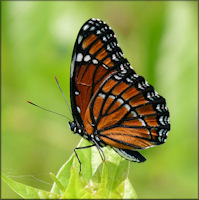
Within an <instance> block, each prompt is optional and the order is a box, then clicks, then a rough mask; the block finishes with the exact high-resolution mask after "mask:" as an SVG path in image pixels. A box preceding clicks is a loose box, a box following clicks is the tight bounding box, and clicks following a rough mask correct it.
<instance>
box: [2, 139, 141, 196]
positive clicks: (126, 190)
mask: <svg viewBox="0 0 199 200" xmlns="http://www.w3.org/2000/svg"><path fill="white" fill-rule="evenodd" d="M89 145H90V143H89V142H88V141H87V140H85V139H82V140H81V141H80V143H79V145H78V147H81V146H84V147H85V146H89ZM103 152H104V155H105V157H106V161H105V162H103V161H102V159H101V157H100V154H99V151H98V149H97V148H96V147H92V148H86V149H80V150H77V153H78V156H79V158H80V160H81V163H82V171H81V173H80V174H79V170H80V165H79V161H78V159H77V158H76V156H75V155H74V154H73V155H72V156H71V157H70V158H69V160H68V161H67V162H66V163H65V164H64V165H63V166H62V167H61V169H60V170H59V172H58V173H57V176H56V177H55V175H54V174H52V173H51V174H50V175H51V177H52V179H53V180H54V183H53V187H52V189H51V192H47V191H43V190H39V189H36V188H33V187H30V186H26V185H24V184H21V183H17V182H15V181H12V180H11V179H9V178H8V177H6V176H5V175H2V178H3V180H4V181H5V182H6V183H7V184H8V185H9V186H10V187H11V188H12V189H13V190H14V191H15V192H17V193H18V194H19V195H20V196H21V197H23V198H35V199H39V198H45V199H48V198H53V199H57V198H61V199H62V198H64V199H65V198H70V199H71V198H75V199H82V198H84V199H91V198H94V199H110V198H119V199H123V198H128V199H135V198H136V197H137V196H136V193H135V190H134V189H133V187H132V185H131V183H130V181H129V179H128V173H129V162H128V161H126V160H125V159H123V158H121V157H120V155H119V154H117V153H116V152H115V151H113V150H112V149H111V148H110V147H104V148H103Z"/></svg>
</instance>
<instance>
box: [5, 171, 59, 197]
mask: <svg viewBox="0 0 199 200" xmlns="http://www.w3.org/2000/svg"><path fill="white" fill-rule="evenodd" d="M1 177H2V179H3V180H4V181H5V182H6V183H7V184H8V185H9V186H10V187H11V188H12V189H13V190H14V191H15V192H16V193H17V194H18V195H20V196H21V197H22V198H32V199H33V198H34V199H58V198H60V196H59V195H57V194H53V193H50V192H47V191H44V190H40V189H36V188H33V187H30V186H27V185H24V184H22V183H17V182H15V181H13V180H11V179H10V178H8V177H7V176H6V175H4V174H3V173H2V174H1Z"/></svg>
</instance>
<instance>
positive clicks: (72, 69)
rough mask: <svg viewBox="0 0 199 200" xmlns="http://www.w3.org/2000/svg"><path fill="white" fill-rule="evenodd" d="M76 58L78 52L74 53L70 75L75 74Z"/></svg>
mask: <svg viewBox="0 0 199 200" xmlns="http://www.w3.org/2000/svg"><path fill="white" fill-rule="evenodd" d="M75 60H76V53H74V55H73V59H72V61H71V68H70V77H72V76H73V73H74V69H75Z"/></svg>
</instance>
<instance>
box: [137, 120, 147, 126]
mask: <svg viewBox="0 0 199 200" xmlns="http://www.w3.org/2000/svg"><path fill="white" fill-rule="evenodd" d="M138 120H139V121H140V122H141V123H142V126H146V123H145V122H144V120H142V119H138Z"/></svg>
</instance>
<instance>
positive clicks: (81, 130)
mask: <svg viewBox="0 0 199 200" xmlns="http://www.w3.org/2000/svg"><path fill="white" fill-rule="evenodd" d="M70 87H71V91H70V92H71V106H72V113H73V117H74V122H72V125H71V123H70V127H71V130H73V131H74V133H77V134H79V135H80V136H82V137H84V138H86V139H88V140H89V141H91V142H92V143H93V144H95V145H97V147H98V148H101V147H103V146H106V145H109V146H111V147H112V148H113V149H114V150H115V151H116V152H117V153H119V154H120V155H121V156H123V157H124V158H126V159H128V160H130V161H134V162H143V161H145V158H144V157H143V156H142V155H141V154H140V153H139V152H137V151H135V150H139V149H146V148H148V147H152V146H155V145H160V144H162V143H164V142H165V141H166V138H167V135H168V132H169V130H170V122H169V111H168V109H167V106H166V102H165V99H164V98H163V97H161V96H160V95H158V93H157V92H156V91H155V90H154V88H153V87H152V86H151V85H149V84H148V83H147V81H146V80H145V79H144V78H143V77H142V76H138V75H137V74H136V73H135V71H134V70H133V68H132V66H131V65H130V64H129V62H128V61H127V59H125V58H123V53H122V50H121V49H120V47H119V45H118V43H117V39H116V37H115V34H114V32H113V31H112V30H111V28H110V27H109V26H108V25H107V24H106V23H105V22H103V21H101V20H99V19H93V18H92V19H90V20H88V21H87V22H86V23H85V24H84V25H83V26H82V28H81V29H80V32H79V34H78V36H77V40H76V43H75V47H74V51H73V56H72V62H71V84H70Z"/></svg>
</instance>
